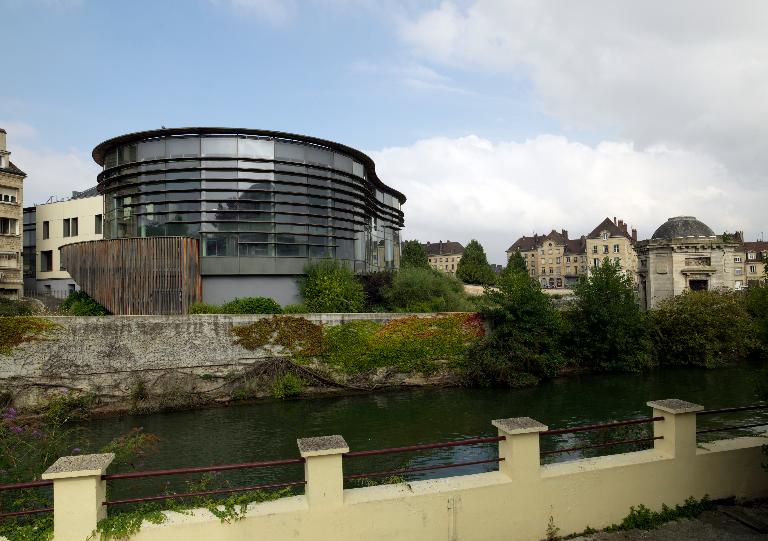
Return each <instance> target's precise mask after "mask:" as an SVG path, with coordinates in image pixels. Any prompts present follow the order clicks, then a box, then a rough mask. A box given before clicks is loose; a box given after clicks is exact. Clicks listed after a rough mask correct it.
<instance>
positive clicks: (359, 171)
mask: <svg viewBox="0 0 768 541" xmlns="http://www.w3.org/2000/svg"><path fill="white" fill-rule="evenodd" d="M364 173H365V167H363V164H362V163H360V162H355V161H353V162H352V174H353V175H355V176H358V177H362V176H363V175H364Z"/></svg>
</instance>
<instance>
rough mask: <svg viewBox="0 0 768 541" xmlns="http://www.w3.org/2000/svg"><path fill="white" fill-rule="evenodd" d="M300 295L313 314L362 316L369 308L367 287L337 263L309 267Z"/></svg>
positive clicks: (327, 262) (325, 262) (326, 262)
mask: <svg viewBox="0 0 768 541" xmlns="http://www.w3.org/2000/svg"><path fill="white" fill-rule="evenodd" d="M304 273H305V276H303V277H302V278H301V279H300V280H299V291H300V292H301V295H302V297H303V298H304V304H305V305H306V306H307V309H308V310H309V311H310V312H360V311H361V310H362V309H363V305H364V304H365V294H364V293H363V286H362V284H360V282H359V281H358V280H357V278H355V275H354V273H352V271H351V270H349V269H348V268H346V267H344V266H342V265H341V264H340V263H339V262H338V261H335V260H330V259H329V260H323V261H320V262H318V263H314V264H311V265H307V267H306V268H305V269H304Z"/></svg>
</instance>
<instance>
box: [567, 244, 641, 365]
mask: <svg viewBox="0 0 768 541" xmlns="http://www.w3.org/2000/svg"><path fill="white" fill-rule="evenodd" d="M574 294H575V295H576V300H575V302H574V304H573V305H572V307H571V309H570V310H569V311H568V316H569V320H570V324H571V338H572V342H571V344H570V346H571V348H572V355H573V357H574V358H575V359H577V360H578V362H579V364H580V365H581V366H584V367H586V368H591V369H593V370H630V371H637V370H640V369H642V368H644V367H647V366H649V365H650V363H651V356H650V350H649V347H650V344H649V341H648V327H647V324H646V318H645V316H644V315H643V312H642V311H641V310H640V305H639V303H638V302H637V297H636V295H635V285H634V283H633V281H632V278H631V277H630V276H629V275H627V274H626V273H625V272H624V271H622V270H621V266H620V265H619V263H614V262H613V261H611V260H609V259H608V258H606V259H605V260H603V263H602V264H601V265H599V266H597V267H593V268H592V271H591V274H590V276H589V277H586V276H582V277H581V279H580V280H579V283H578V284H576V286H575V287H574Z"/></svg>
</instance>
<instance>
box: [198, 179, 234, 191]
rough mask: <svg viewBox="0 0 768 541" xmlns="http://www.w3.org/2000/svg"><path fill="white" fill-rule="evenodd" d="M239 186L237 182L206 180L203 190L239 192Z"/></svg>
mask: <svg viewBox="0 0 768 541" xmlns="http://www.w3.org/2000/svg"><path fill="white" fill-rule="evenodd" d="M238 184H239V183H238V182H237V181H236V180H235V181H232V180H205V181H204V182H203V188H204V189H206V190H237V188H238Z"/></svg>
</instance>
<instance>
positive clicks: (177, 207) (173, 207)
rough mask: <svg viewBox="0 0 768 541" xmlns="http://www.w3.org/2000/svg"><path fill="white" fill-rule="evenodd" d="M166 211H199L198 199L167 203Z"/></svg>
mask: <svg viewBox="0 0 768 541" xmlns="http://www.w3.org/2000/svg"><path fill="white" fill-rule="evenodd" d="M167 206H168V212H191V211H197V212H199V211H200V202H199V201H188V202H185V203H168V205H167Z"/></svg>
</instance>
